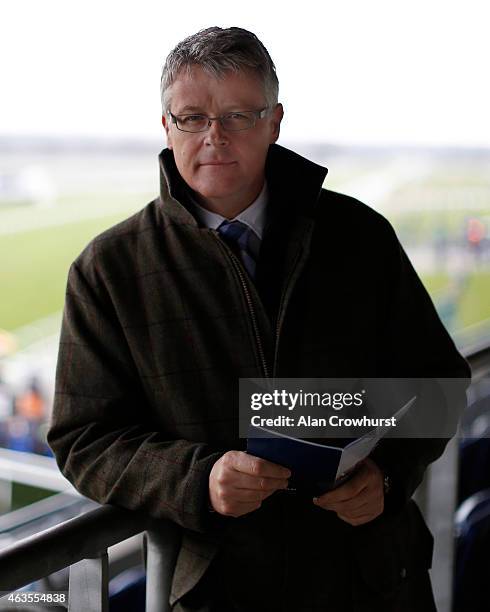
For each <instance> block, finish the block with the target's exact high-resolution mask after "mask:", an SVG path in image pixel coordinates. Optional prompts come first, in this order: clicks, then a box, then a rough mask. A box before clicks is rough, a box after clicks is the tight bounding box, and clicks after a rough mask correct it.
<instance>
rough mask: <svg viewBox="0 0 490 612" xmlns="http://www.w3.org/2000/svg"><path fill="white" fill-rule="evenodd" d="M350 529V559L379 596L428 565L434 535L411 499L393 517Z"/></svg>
mask: <svg viewBox="0 0 490 612" xmlns="http://www.w3.org/2000/svg"><path fill="white" fill-rule="evenodd" d="M356 531H357V530H354V532H353V550H354V563H356V564H357V569H358V572H357V573H358V574H359V575H360V576H361V578H362V580H363V581H364V582H365V584H366V585H367V586H368V587H369V588H370V589H371V590H372V591H374V592H375V593H377V594H378V595H381V596H382V597H383V598H390V597H393V596H394V595H395V594H396V593H397V591H399V590H400V589H401V587H402V586H403V584H404V581H405V580H406V579H408V578H410V577H411V576H412V575H414V574H419V573H420V572H425V571H427V570H428V569H429V568H430V567H431V565H432V554H433V548H434V538H433V536H432V534H431V532H430V530H429V528H428V527H427V525H426V523H425V521H424V518H423V517H422V514H421V512H420V510H419V508H418V506H417V505H416V504H415V502H414V501H413V500H410V502H409V503H408V504H407V506H406V508H405V510H404V512H403V513H402V514H401V515H400V516H399V517H398V519H397V520H396V521H391V520H390V521H383V520H380V521H379V523H377V525H376V527H374V525H373V528H367V529H365V530H364V529H361V530H359V532H358V533H356Z"/></svg>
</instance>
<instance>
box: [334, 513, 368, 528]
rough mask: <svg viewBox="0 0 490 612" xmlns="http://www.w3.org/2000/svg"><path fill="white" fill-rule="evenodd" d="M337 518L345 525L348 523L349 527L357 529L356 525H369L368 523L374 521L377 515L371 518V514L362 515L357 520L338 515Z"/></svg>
mask: <svg viewBox="0 0 490 612" xmlns="http://www.w3.org/2000/svg"><path fill="white" fill-rule="evenodd" d="M337 516H338V517H339V519H341V520H342V521H344V522H345V523H349V525H352V526H353V527H357V526H358V525H364V524H366V523H369V522H370V521H372V520H374V519H375V518H376V516H377V515H375V516H373V515H371V514H364V515H362V516H359V517H357V518H350V517H348V516H343V515H340V514H338V515H337Z"/></svg>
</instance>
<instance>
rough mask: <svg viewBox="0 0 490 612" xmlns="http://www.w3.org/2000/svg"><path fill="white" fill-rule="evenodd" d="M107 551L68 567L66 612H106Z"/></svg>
mask: <svg viewBox="0 0 490 612" xmlns="http://www.w3.org/2000/svg"><path fill="white" fill-rule="evenodd" d="M108 567H109V562H108V555H107V551H105V552H104V553H102V554H101V555H100V556H98V557H95V558H93V559H82V561H79V562H78V563H74V564H73V565H71V566H70V585H69V590H68V612H108V611H109V578H108Z"/></svg>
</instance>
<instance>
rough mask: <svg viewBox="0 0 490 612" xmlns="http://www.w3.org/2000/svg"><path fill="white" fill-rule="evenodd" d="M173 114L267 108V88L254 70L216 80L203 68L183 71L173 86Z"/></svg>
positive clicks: (196, 67)
mask: <svg viewBox="0 0 490 612" xmlns="http://www.w3.org/2000/svg"><path fill="white" fill-rule="evenodd" d="M169 93H170V106H171V109H172V112H173V113H177V114H178V113H181V112H183V111H184V110H186V109H187V108H189V109H191V110H192V111H194V110H203V111H204V110H213V109H219V110H227V109H228V108H229V109H232V108H234V109H235V110H239V107H240V108H241V109H242V110H246V109H247V108H250V109H255V108H262V107H263V106H265V105H266V104H265V96H264V88H263V85H262V82H261V81H260V79H259V77H258V76H256V75H255V74H254V73H253V72H250V71H240V72H234V71H229V72H226V73H225V74H224V75H223V76H221V77H215V76H214V75H212V74H209V73H208V72H206V71H205V70H203V69H202V68H201V67H200V66H193V67H192V68H191V69H190V70H187V69H183V70H181V71H180V73H179V74H178V75H177V78H176V79H175V81H174V82H173V83H172V85H171V86H170V92H169Z"/></svg>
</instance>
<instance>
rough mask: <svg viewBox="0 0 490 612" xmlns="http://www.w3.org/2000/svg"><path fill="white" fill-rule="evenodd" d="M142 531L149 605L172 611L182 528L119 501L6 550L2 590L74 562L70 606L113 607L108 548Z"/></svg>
mask: <svg viewBox="0 0 490 612" xmlns="http://www.w3.org/2000/svg"><path fill="white" fill-rule="evenodd" d="M142 531H145V532H146V537H147V556H146V576H147V577H146V585H147V586H146V589H147V596H146V610H147V612H167V610H170V607H169V605H168V601H169V595H170V582H171V576H172V570H173V567H174V564H175V557H176V552H177V549H178V548H177V543H178V538H179V532H178V530H177V528H176V526H175V524H174V523H171V522H170V521H166V520H162V521H157V520H153V519H149V518H148V517H147V516H144V515H142V514H140V513H138V512H132V511H129V510H124V509H122V508H116V507H114V506H101V507H100V508H97V509H95V510H92V511H90V512H87V513H85V514H83V515H81V516H78V517H75V518H72V519H69V520H67V521H65V522H63V523H61V524H59V525H56V526H54V527H51V528H49V529H46V530H44V531H42V532H40V533H36V534H34V535H31V536H29V537H27V538H24V539H22V540H21V541H19V542H16V543H15V544H13V545H11V546H8V547H7V548H5V549H3V550H2V551H1V552H0V591H3V592H12V591H15V590H16V589H19V588H20V587H23V586H24V585H26V584H30V583H31V582H35V581H37V580H39V579H41V578H43V577H45V576H47V575H49V574H52V573H54V572H57V571H58V570H61V569H63V568H65V567H70V575H69V596H68V610H70V611H71V612H107V611H108V609H109V608H108V555H107V549H108V548H109V547H111V546H113V545H115V544H117V543H119V542H122V541H123V540H126V539H127V538H130V537H132V536H134V535H136V534H138V533H141V532H142Z"/></svg>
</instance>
